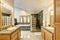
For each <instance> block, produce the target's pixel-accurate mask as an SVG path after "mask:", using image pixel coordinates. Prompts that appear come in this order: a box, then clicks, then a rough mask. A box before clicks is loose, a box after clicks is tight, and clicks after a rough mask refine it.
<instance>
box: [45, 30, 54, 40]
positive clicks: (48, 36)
mask: <svg viewBox="0 0 60 40" xmlns="http://www.w3.org/2000/svg"><path fill="white" fill-rule="evenodd" d="M45 40H53V35H52V33H50V32H48V31H46V32H45Z"/></svg>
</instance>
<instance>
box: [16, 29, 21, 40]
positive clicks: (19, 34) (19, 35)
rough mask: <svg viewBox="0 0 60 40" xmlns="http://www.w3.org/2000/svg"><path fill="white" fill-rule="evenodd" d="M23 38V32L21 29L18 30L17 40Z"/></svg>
mask: <svg viewBox="0 0 60 40" xmlns="http://www.w3.org/2000/svg"><path fill="white" fill-rule="evenodd" d="M20 37H21V31H20V28H19V29H18V30H17V39H18V40H20Z"/></svg>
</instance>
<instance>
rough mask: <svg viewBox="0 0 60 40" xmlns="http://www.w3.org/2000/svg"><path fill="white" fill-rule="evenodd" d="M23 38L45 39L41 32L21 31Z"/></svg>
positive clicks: (27, 39)
mask: <svg viewBox="0 0 60 40" xmlns="http://www.w3.org/2000/svg"><path fill="white" fill-rule="evenodd" d="M21 40H43V39H42V37H41V33H40V32H30V31H21Z"/></svg>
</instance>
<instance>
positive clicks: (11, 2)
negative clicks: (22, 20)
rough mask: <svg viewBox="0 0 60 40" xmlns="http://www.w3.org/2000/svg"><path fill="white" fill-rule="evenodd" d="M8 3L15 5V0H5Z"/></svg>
mask: <svg viewBox="0 0 60 40" xmlns="http://www.w3.org/2000/svg"><path fill="white" fill-rule="evenodd" d="M4 1H5V2H6V3H7V4H9V5H10V6H12V7H14V0H4Z"/></svg>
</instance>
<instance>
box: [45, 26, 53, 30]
mask: <svg viewBox="0 0 60 40" xmlns="http://www.w3.org/2000/svg"><path fill="white" fill-rule="evenodd" d="M46 29H52V30H53V29H54V28H53V27H46Z"/></svg>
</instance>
